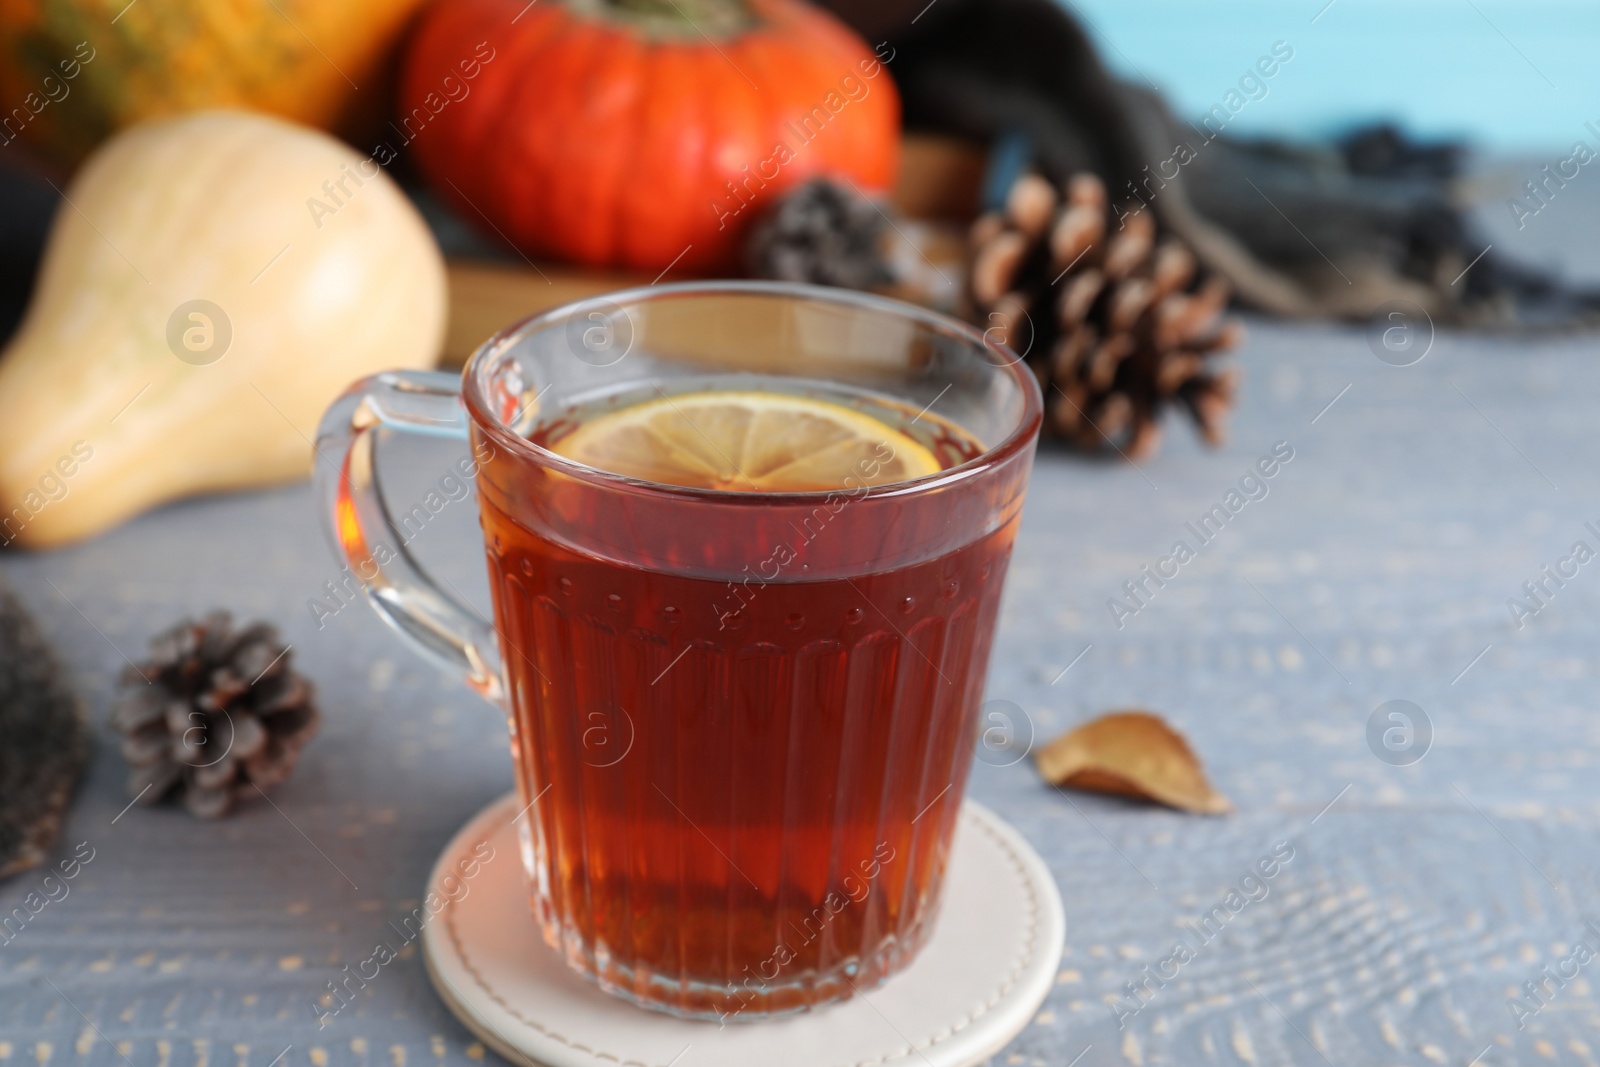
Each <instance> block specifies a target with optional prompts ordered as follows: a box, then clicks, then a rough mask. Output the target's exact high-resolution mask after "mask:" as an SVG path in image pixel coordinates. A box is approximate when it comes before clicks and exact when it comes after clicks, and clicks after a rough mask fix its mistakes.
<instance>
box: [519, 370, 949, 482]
mask: <svg viewBox="0 0 1600 1067" xmlns="http://www.w3.org/2000/svg"><path fill="white" fill-rule="evenodd" d="M550 448H551V449H552V450H553V451H555V452H557V453H559V454H561V455H563V456H566V457H567V458H568V459H571V460H576V461H577V462H579V463H584V464H587V465H589V466H591V467H599V468H600V469H602V470H608V471H613V472H615V473H617V474H625V475H628V476H629V477H633V478H643V479H645V480H647V481H652V482H665V483H666V484H668V485H687V486H693V487H695V488H699V489H722V490H727V491H729V492H763V493H798V492H810V491H818V490H827V489H849V488H856V487H858V486H862V485H886V484H888V483H890V482H903V481H908V480H910V479H912V478H921V477H922V476H923V475H926V474H933V473H935V472H936V471H938V470H939V469H940V464H939V461H938V460H937V459H935V458H934V455H933V453H932V452H930V451H928V449H927V448H926V447H924V446H923V445H921V444H919V443H918V442H917V441H916V440H914V439H913V438H911V437H909V436H907V435H906V434H904V433H902V432H900V431H899V430H896V429H894V428H893V427H891V426H889V425H887V424H886V423H883V422H880V421H879V420H877V419H875V418H873V417H872V416H870V415H867V414H864V413H862V412H860V411H856V410H855V409H853V408H847V407H844V406H843V405H841V404H834V403H830V402H828V401H826V400H814V399H811V398H809V397H801V396H792V395H789V394H787V393H760V392H741V391H732V390H728V391H714V392H704V393H684V394H682V395H679V396H671V397H666V396H664V397H662V398H661V399H659V400H650V401H647V402H645V403H643V404H635V405H633V406H632V407H626V408H623V409H622V410H620V411H613V412H609V413H607V414H605V415H601V416H600V417H598V418H596V419H593V420H591V421H589V422H586V423H584V424H583V425H582V426H580V427H579V428H578V429H577V430H575V431H573V432H572V433H570V434H568V435H567V436H566V437H563V438H561V439H560V440H558V441H554V442H551V444H550Z"/></svg>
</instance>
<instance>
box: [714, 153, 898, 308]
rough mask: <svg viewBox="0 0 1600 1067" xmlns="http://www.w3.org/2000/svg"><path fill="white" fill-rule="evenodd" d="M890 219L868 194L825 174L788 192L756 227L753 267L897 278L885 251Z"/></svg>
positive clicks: (855, 285)
mask: <svg viewBox="0 0 1600 1067" xmlns="http://www.w3.org/2000/svg"><path fill="white" fill-rule="evenodd" d="M888 229H889V220H888V219H887V218H886V217H885V216H884V214H883V212H882V211H881V210H879V209H878V207H877V206H876V205H875V204H873V202H872V201H870V200H868V199H866V198H865V197H862V196H858V195H857V194H856V193H855V191H854V190H852V189H849V188H846V187H844V186H842V185H839V184H837V183H835V182H832V181H829V180H828V179H826V178H813V179H812V180H811V181H809V182H806V183H805V184H804V185H802V186H800V187H799V188H797V189H795V190H794V191H792V192H790V193H788V194H787V195H785V196H784V197H783V199H781V200H779V201H778V203H777V204H776V205H774V207H773V209H772V210H771V211H769V212H768V213H767V214H766V216H765V217H763V218H762V220H761V221H760V222H759V223H757V224H756V226H755V228H754V229H753V230H752V231H751V234H750V240H749V244H748V245H747V246H746V254H747V257H748V259H749V267H750V272H751V273H752V274H754V275H756V276H758V277H762V278H776V279H779V280H781V281H786V282H811V283H813V284H816V285H837V286H842V287H844V288H846V289H872V288H875V287H877V286H881V285H886V284H888V283H889V282H890V281H892V280H893V277H892V275H891V274H890V272H889V268H888V263H887V260H886V258H885V255H884V248H883V246H884V241H885V234H886V232H887V231H888Z"/></svg>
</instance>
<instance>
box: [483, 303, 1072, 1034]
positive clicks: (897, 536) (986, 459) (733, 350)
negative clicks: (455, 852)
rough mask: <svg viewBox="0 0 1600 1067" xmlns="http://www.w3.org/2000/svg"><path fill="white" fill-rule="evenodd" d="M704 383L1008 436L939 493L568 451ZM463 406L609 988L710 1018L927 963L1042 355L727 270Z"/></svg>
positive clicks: (546, 329)
mask: <svg viewBox="0 0 1600 1067" xmlns="http://www.w3.org/2000/svg"><path fill="white" fill-rule="evenodd" d="M703 388H737V389H761V390H766V391H773V390H778V391H788V392H794V393H800V394H803V395H806V396H811V397H820V398H824V399H830V400H833V401H834V402H836V403H847V404H851V405H854V406H856V407H858V408H860V409H863V410H870V411H872V412H873V413H875V414H876V415H878V416H879V417H882V418H884V419H885V421H895V420H897V421H898V424H899V425H900V427H901V428H902V429H903V430H905V431H906V432H908V433H913V434H921V435H922V436H923V437H924V438H926V439H927V440H928V441H929V442H930V447H934V446H938V447H944V446H946V445H952V446H953V442H954V441H956V440H957V439H959V440H960V441H963V442H967V443H968V444H971V443H974V442H975V447H971V448H969V449H968V450H967V451H966V452H960V451H959V450H956V451H955V452H952V451H951V450H950V448H944V451H942V452H940V454H941V456H944V457H945V458H946V459H947V463H946V469H944V470H941V471H939V472H938V473H935V474H932V475H929V476H927V477H924V478H920V479H918V480H915V481H909V482H902V483H897V484H893V485H885V486H876V487H870V488H868V487H865V486H863V485H847V486H842V487H841V488H840V489H839V490H838V491H835V492H829V493H821V492H812V493H755V492H750V493H742V492H719V491H711V490H701V489H691V488H685V487H681V486H670V485H662V484H657V483H652V482H646V481H641V480H638V479H634V478H629V477H624V476H621V475H617V474H614V473H610V472H606V471H602V470H597V469H594V468H589V467H585V466H582V465H580V464H577V463H574V462H572V461H569V460H567V459H565V458H564V457H562V456H560V455H557V454H556V453H555V452H553V451H550V450H549V449H547V448H545V447H543V446H542V445H541V444H540V442H541V441H546V440H549V439H550V437H551V435H552V434H559V432H560V430H561V428H562V427H564V426H570V425H571V424H572V423H573V422H579V421H582V420H583V419H584V418H585V417H588V415H589V414H591V413H593V412H595V411H597V410H606V409H608V406H615V405H617V404H622V403H629V402H632V401H633V400H635V399H639V398H653V397H655V396H658V395H663V396H670V395H672V394H673V393H674V392H682V391H687V390H697V389H703ZM463 392H464V396H465V400H466V405H467V410H468V413H469V415H470V420H471V430H472V435H473V440H474V447H475V451H476V452H478V454H480V455H486V454H488V455H493V456H494V457H495V458H494V460H493V461H492V462H487V463H485V464H484V465H483V466H482V467H481V469H480V471H479V474H478V486H479V497H480V501H481V507H482V521H483V528H484V534H485V541H486V545H487V551H488V560H489V570H490V586H491V590H492V593H493V598H494V610H495V618H496V623H497V630H498V632H499V635H500V650H501V653H502V656H503V660H504V665H505V677H506V681H507V683H508V693H507V696H508V700H509V705H510V713H511V720H512V747H513V754H514V758H515V761H516V770H517V782H518V788H519V790H520V792H521V794H522V802H523V804H525V805H527V806H528V811H527V814H526V816H525V817H524V818H522V819H520V820H519V821H518V826H519V827H520V829H521V833H522V852H523V860H524V862H525V863H526V865H527V870H528V874H529V878H530V887H531V898H532V906H533V911H534V914H535V916H536V917H537V919H538V921H539V923H540V925H541V926H542V928H543V932H544V937H545V940H546V941H547V942H548V943H549V944H550V945H551V946H552V947H554V948H555V949H556V950H557V951H559V952H560V953H562V955H563V956H564V957H565V958H566V960H567V961H568V962H569V963H570V964H571V965H572V966H573V967H574V968H576V969H577V970H579V971H581V972H583V973H584V974H586V975H589V976H591V977H592V978H593V979H594V980H595V981H597V982H598V983H599V984H600V985H601V986H602V987H604V988H605V989H607V990H610V991H612V992H614V993H617V994H619V995H621V996H624V997H627V998H629V999H631V1000H634V1001H636V1002H637V1003H640V1004H643V1005H646V1006H649V1007H653V1008H659V1009H663V1010H667V1011H670V1012H674V1013H677V1014H681V1015H686V1016H696V1017H710V1018H724V1019H727V1018H741V1017H755V1016H757V1015H766V1014H772V1013H777V1012H787V1011H795V1010H802V1009H805V1008H807V1007H809V1006H812V1005H815V1004H820V1003H823V1002H826V1001H831V1000H836V999H840V998H844V997H848V996H850V995H852V994H853V993H854V992H857V991H860V990H863V989H866V988H868V987H870V986H872V985H873V984H875V983H877V982H879V981H881V980H882V979H884V978H885V977H886V976H888V975H889V974H891V973H892V972H894V971H895V970H896V969H898V968H900V967H902V966H904V965H905V964H906V963H907V962H909V961H910V960H911V958H912V957H913V956H914V955H915V954H916V952H917V950H918V948H919V947H920V946H921V945H922V944H923V943H924V942H925V940H926V939H927V937H928V934H929V932H930V930H931V928H932V925H933V922H934V920H935V917H936V915H937V911H938V902H939V894H940V886H941V882H942V877H943V874H944V867H945V861H946V858H947V856H948V855H949V851H950V842H951V834H952V832H953V830H954V828H955V825H956V822H957V817H958V813H959V809H960V805H961V798H962V794H963V791H964V787H965V782H966V774H967V768H968V766H969V764H970V761H971V757H972V751H973V746H974V743H975V741H976V738H977V732H978V721H977V711H978V705H979V703H980V702H981V699H982V693H983V684H984V675H985V671H986V667H987V663H988V657H989V649H990V643H991V640H992V637H993V632H994V625H995V616H996V612H997V610H998V605H999V598H1000V588H1001V582H1002V579H1003V576H1004V574H1005V569H1006V564H1007V561H1008V559H1009V556H1010V551H1011V544H1012V540H1013V537H1014V535H1015V531H1016V526H1017V520H1018V516H1019V513H1020V510H1021V504H1022V496H1023V491H1024V488H1025V486H1026V481H1027V475H1028V468H1029V464H1030V461H1031V457H1032V452H1033V447H1034V442H1035V438H1036V436H1037V432H1038V427H1039V421H1040V400H1039V394H1038V388H1037V385H1036V384H1035V382H1034V380H1033V379H1032V377H1031V375H1030V374H1029V373H1028V372H1027V371H1026V370H1025V369H1024V368H1022V367H1020V366H1019V365H1017V362H1016V359H1015V357H1014V356H1013V355H1011V354H1010V353H1009V352H1008V351H1006V350H1005V349H1003V348H999V347H996V346H994V345H991V344H989V343H987V342H986V341H985V339H984V338H983V337H982V335H980V334H978V333H977V332H976V331H974V330H972V329H970V328H969V327H966V326H964V325H962V324H959V323H956V322H954V321H951V320H948V319H945V318H943V317H940V316H937V315H934V314H931V313H928V312H925V311H922V310H920V309H917V308H913V307H911V306H908V305H902V304H898V303H895V302H892V301H886V300H881V299H877V298H873V297H868V296H863V295H860V294H854V293H848V292H844V291H840V290H824V289H815V288H810V287H798V286H784V285H775V284H764V283H705V284H691V285H683V286H670V287H661V288H652V289H648V290H636V291H633V292H629V293H622V294H614V295H612V296H610V297H608V298H606V299H604V300H595V301H589V302H586V303H583V304H579V305H575V306H573V307H570V308H566V309H563V310H561V311H559V312H556V313H553V314H550V315H546V316H542V317H539V318H536V319H533V320H531V321H529V322H527V323H525V324H523V325H521V326H518V327H515V328H513V329H512V330H510V331H507V332H506V333H505V334H503V335H501V336H499V337H497V338H495V339H494V340H492V341H491V342H489V343H488V344H487V345H485V346H484V347H483V349H481V350H480V351H479V352H478V353H477V354H476V355H475V356H474V358H473V360H472V362H471V363H470V364H469V366H468V368H467V371H466V375H465V381H464V390H463ZM886 413H887V414H886ZM946 431H948V433H946ZM940 434H945V435H946V436H947V437H949V438H950V440H947V441H944V442H943V444H942V445H941V443H940V441H939V440H938V438H939V437H940ZM935 450H936V451H937V450H938V449H937V448H936V449H935Z"/></svg>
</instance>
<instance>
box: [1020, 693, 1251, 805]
mask: <svg viewBox="0 0 1600 1067" xmlns="http://www.w3.org/2000/svg"><path fill="white" fill-rule="evenodd" d="M1034 762H1035V763H1036V764H1037V765H1038V768H1039V773H1040V774H1042V775H1044V776H1045V778H1046V779H1047V780H1049V781H1051V782H1053V783H1055V784H1056V785H1060V786H1067V787H1069V788H1072V789H1083V790H1087V791H1089V792H1095V793H1114V794H1117V795H1119V796H1128V797H1139V798H1141V799H1145V800H1154V801H1156V802H1157V803H1160V804H1165V805H1167V806H1168V807H1173V808H1178V809H1180V810H1182V811H1192V812H1198V813H1200V814H1203V815H1220V814H1222V813H1223V812H1227V811H1232V810H1233V805H1232V804H1230V803H1229V802H1228V798H1227V797H1225V796H1223V795H1222V794H1220V793H1218V792H1217V791H1216V790H1214V789H1212V788H1211V783H1210V782H1208V781H1207V780H1206V774H1205V771H1204V770H1202V769H1201V767H1200V761H1199V760H1198V759H1196V758H1195V754H1194V752H1193V751H1192V750H1191V749H1190V748H1189V743H1188V742H1187V741H1185V740H1184V739H1183V736H1182V735H1181V734H1179V733H1178V732H1177V731H1175V730H1174V729H1172V727H1170V726H1168V725H1167V724H1166V723H1165V722H1164V721H1162V719H1161V717H1160V716H1159V715H1152V714H1151V713H1149V712H1146V711H1114V712H1111V713H1110V714H1108V715H1102V716H1100V718H1098V719H1095V720H1094V721H1093V722H1086V723H1084V724H1083V725H1082V726H1079V727H1078V728H1077V729H1075V730H1070V731H1068V732H1067V733H1065V734H1062V735H1061V736H1060V737H1058V738H1056V739H1055V740H1054V741H1051V742H1050V743H1049V744H1048V745H1045V746H1044V747H1043V748H1041V749H1040V750H1039V751H1038V753H1037V754H1036V755H1035V756H1034Z"/></svg>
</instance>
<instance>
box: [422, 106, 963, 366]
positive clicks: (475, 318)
mask: <svg viewBox="0 0 1600 1067" xmlns="http://www.w3.org/2000/svg"><path fill="white" fill-rule="evenodd" d="M982 176H983V153H982V152H981V151H979V150H978V149H977V148H975V147H973V146H972V145H970V144H968V143H966V142H963V141H956V140H952V139H949V138H938V137H924V136H912V137H907V138H906V140H905V143H904V150H903V154H902V157H901V166H900V179H899V182H898V183H897V184H896V186H895V191H894V205H895V208H896V209H897V210H899V211H900V212H901V213H902V214H904V215H906V216H907V217H909V218H919V219H966V218H970V217H971V216H972V215H973V214H974V213H975V212H976V211H977V204H978V187H979V184H980V182H981V181H982ZM449 273H450V322H449V326H448V327H447V329H446V332H445V344H444V357H443V359H442V361H441V362H442V363H443V364H444V365H446V366H459V365H460V364H462V363H464V362H466V359H467V357H468V356H470V355H471V354H472V352H473V350H474V349H476V348H477V347H478V345H480V344H482V343H483V341H484V340H486V339H487V338H489V337H490V336H492V335H493V334H495V333H496V332H497V331H499V330H501V329H502V328H504V327H506V326H508V325H510V324H511V323H513V322H516V321H517V320H518V319H521V318H524V317H526V316H528V315H532V314H535V313H537V312H540V311H546V310H548V309H550V308H553V307H560V306H561V305H562V304H567V303H571V302H572V301H574V300H581V299H583V298H584V297H588V296H595V295H596V294H599V293H607V292H611V291H613V290H616V289H625V288H627V287H629V286H633V285H647V284H649V283H650V282H651V281H652V280H654V279H653V278H652V276H651V275H648V274H633V273H628V272H623V271H589V270H582V269H580V268H577V267H572V266H568V265H565V264H560V263H554V262H533V261H523V262H515V261H513V262H510V263H507V262H504V261H489V260H476V259H453V260H451V261H450V263H449ZM688 277H689V276H688V275H682V274H678V273H675V272H672V271H668V272H666V273H665V275H664V277H663V279H662V280H672V281H683V280H686V279H687V278H688Z"/></svg>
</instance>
